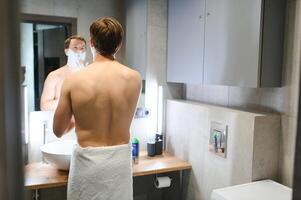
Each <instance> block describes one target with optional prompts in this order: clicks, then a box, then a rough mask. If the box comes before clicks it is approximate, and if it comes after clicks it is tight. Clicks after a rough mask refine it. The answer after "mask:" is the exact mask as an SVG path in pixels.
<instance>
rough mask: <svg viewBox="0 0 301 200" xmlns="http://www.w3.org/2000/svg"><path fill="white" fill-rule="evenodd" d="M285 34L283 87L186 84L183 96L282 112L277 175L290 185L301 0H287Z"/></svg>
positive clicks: (295, 110) (224, 104)
mask: <svg viewBox="0 0 301 200" xmlns="http://www.w3.org/2000/svg"><path fill="white" fill-rule="evenodd" d="M285 34H286V38H285V55H284V67H285V69H284V72H283V87H281V88H261V89H254V88H239V87H228V86H200V85H191V84H188V85H187V86H186V98H187V99H189V100H197V101H201V102H207V103H211V104H217V105H223V106H230V107H238V108H242V109H257V110H262V111H275V112H279V113H281V114H282V122H281V125H282V135H281V144H280V149H281V150H280V155H281V157H280V162H279V165H280V166H279V167H280V170H279V176H280V182H281V183H283V184H285V185H288V186H292V176H293V163H294V148H295V134H296V120H297V106H298V96H299V92H298V87H299V79H300V63H301V62H300V55H301V50H300V44H301V0H289V1H288V3H287V19H286V31H285Z"/></svg>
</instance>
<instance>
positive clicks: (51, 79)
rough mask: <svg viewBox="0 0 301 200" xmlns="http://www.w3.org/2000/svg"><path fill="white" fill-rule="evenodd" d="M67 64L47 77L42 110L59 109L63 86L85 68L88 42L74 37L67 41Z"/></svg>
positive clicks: (42, 97) (42, 98)
mask: <svg viewBox="0 0 301 200" xmlns="http://www.w3.org/2000/svg"><path fill="white" fill-rule="evenodd" d="M64 48H65V54H66V56H67V57H68V59H67V64H66V65H64V66H62V67H60V68H59V69H57V70H55V71H52V72H51V73H49V75H48V76H47V78H46V80H45V83H44V88H43V92H42V96H41V102H40V106H41V110H42V111H54V110H55V109H56V107H57V104H58V101H59V97H60V93H61V87H62V84H63V82H64V80H65V78H67V77H68V76H69V75H70V74H72V73H73V72H75V71H77V70H79V69H81V68H83V67H84V60H85V57H86V40H85V39H84V38H83V37H80V36H77V35H74V36H71V37H69V38H67V39H66V40H65V44H64Z"/></svg>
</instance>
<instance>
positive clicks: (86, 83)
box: [55, 59, 141, 147]
mask: <svg viewBox="0 0 301 200" xmlns="http://www.w3.org/2000/svg"><path fill="white" fill-rule="evenodd" d="M140 89H141V78H140V75H139V73H138V72H136V71H134V70H132V69H130V68H127V67H125V66H123V65H121V64H120V63H118V62H117V61H112V60H108V59H106V60H103V61H100V62H94V63H92V64H91V65H89V66H87V67H86V68H85V69H83V70H81V71H79V72H76V73H74V74H72V75H71V76H70V77H68V78H67V79H66V81H65V83H64V85H63V90H62V98H64V97H63V96H64V95H66V96H67V97H68V96H69V100H70V104H71V108H70V109H71V112H72V113H73V114H74V118H75V124H76V127H75V130H76V134H77V138H78V143H79V144H80V145H81V146H82V147H87V146H113V145H119V144H125V143H128V142H129V138H130V133H129V129H130V125H131V122H132V118H133V115H134V112H135V109H136V104H137V101H138V98H139V94H140ZM63 100H64V99H62V101H63ZM67 101H68V98H67ZM66 103H67V102H66ZM62 104H64V103H62ZM59 106H60V105H59ZM58 110H63V109H60V108H59V107H58ZM56 114H57V113H56ZM55 132H56V130H55Z"/></svg>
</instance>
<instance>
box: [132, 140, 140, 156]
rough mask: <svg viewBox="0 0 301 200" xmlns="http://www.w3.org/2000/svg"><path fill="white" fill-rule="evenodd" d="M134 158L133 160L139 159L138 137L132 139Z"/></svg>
mask: <svg viewBox="0 0 301 200" xmlns="http://www.w3.org/2000/svg"><path fill="white" fill-rule="evenodd" d="M132 157H133V160H136V159H137V158H138V157H139V140H138V138H136V137H134V138H133V139H132Z"/></svg>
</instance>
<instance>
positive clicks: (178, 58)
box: [167, 0, 205, 83]
mask: <svg viewBox="0 0 301 200" xmlns="http://www.w3.org/2000/svg"><path fill="white" fill-rule="evenodd" d="M204 19H205V0H185V1H184V0H169V5H168V56H167V81H168V82H179V83H202V80H203V56H204V55H203V54H204V25H205V23H204V21H205V20H204Z"/></svg>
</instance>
